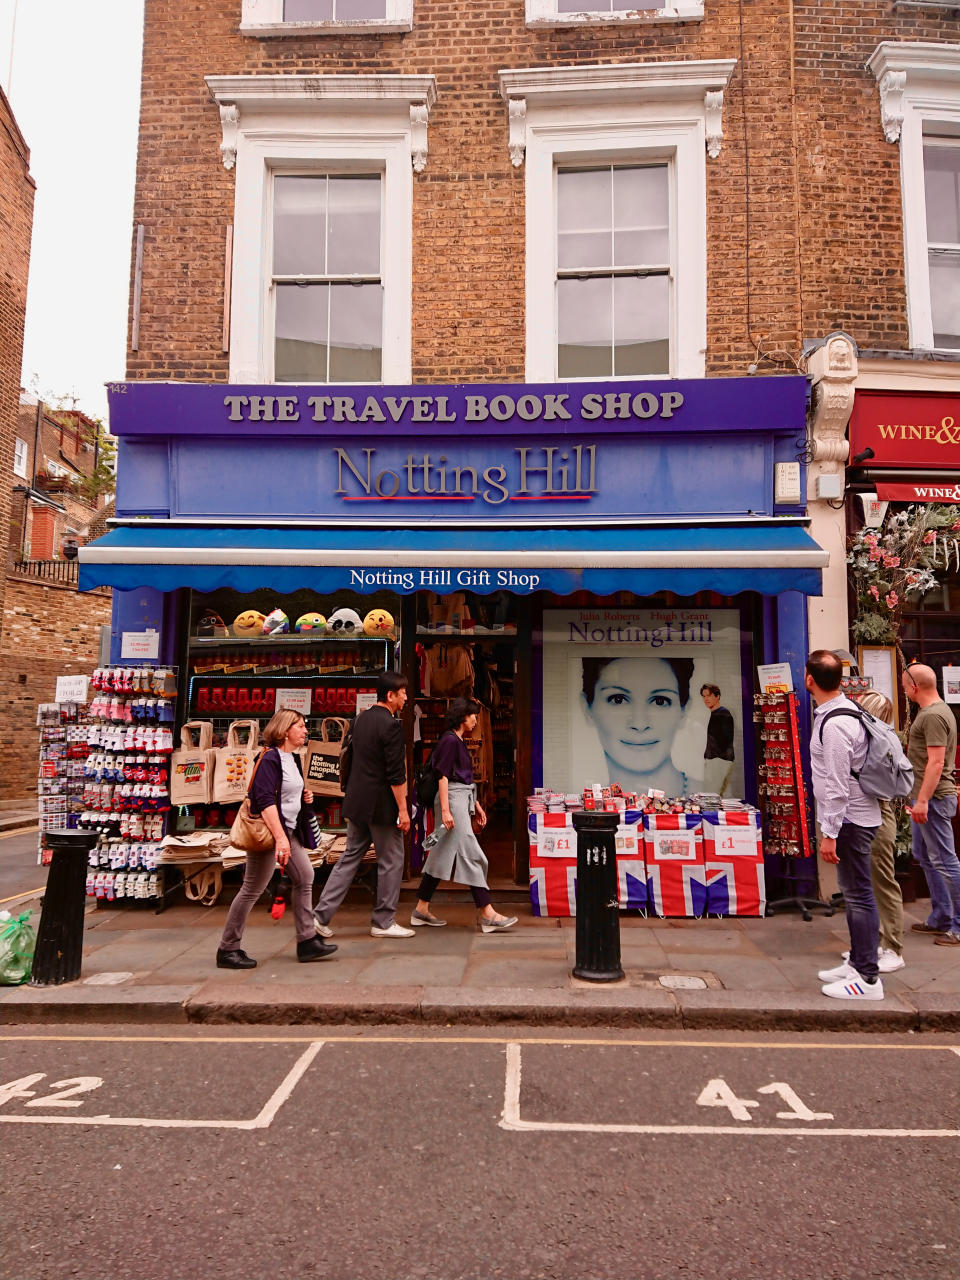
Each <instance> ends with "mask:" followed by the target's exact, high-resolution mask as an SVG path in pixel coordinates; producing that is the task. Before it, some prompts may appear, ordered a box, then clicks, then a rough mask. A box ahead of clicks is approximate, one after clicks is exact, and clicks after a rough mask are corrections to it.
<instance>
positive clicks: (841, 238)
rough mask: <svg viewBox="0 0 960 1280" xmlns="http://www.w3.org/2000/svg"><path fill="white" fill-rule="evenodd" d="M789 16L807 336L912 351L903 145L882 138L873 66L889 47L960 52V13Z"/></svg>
mask: <svg viewBox="0 0 960 1280" xmlns="http://www.w3.org/2000/svg"><path fill="white" fill-rule="evenodd" d="M794 8H795V13H796V25H797V34H796V68H797V70H796V77H797V100H798V107H799V143H800V147H799V155H800V169H799V176H800V188H801V193H802V203H801V209H802V219H801V226H802V241H803V318H804V332H805V334H806V335H807V336H811V335H813V336H816V335H823V334H826V333H829V332H830V331H831V330H833V329H845V330H846V331H847V332H848V333H849V334H850V335H851V337H853V338H854V339H855V340H856V342H857V344H858V345H859V346H860V347H879V348H890V349H905V348H907V347H908V346H909V338H908V331H907V313H906V283H905V279H904V265H903V213H902V206H901V192H900V148H899V146H898V145H897V144H895V143H890V142H887V141H886V140H885V139H884V136H883V129H882V128H881V124H880V96H879V93H878V90H877V83H876V80H875V79H874V76H873V73H872V72H871V71H869V70H868V69H867V66H866V63H867V59H868V58H869V57H870V55H871V54H872V53H873V51H874V49H875V48H876V47H877V45H878V44H879V43H880V42H881V41H884V40H911V41H916V40H924V41H934V42H944V43H953V44H956V43H957V41H960V21H958V17H957V14H958V10H957V9H954V10H936V9H902V8H899V7H898V6H896V5H895V4H894V3H893V0H855V2H854V0H843V2H842V3H841V0H817V2H816V3H812V2H809V3H808V2H806V0H803V2H797V3H795V6H794Z"/></svg>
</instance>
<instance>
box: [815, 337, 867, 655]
mask: <svg viewBox="0 0 960 1280" xmlns="http://www.w3.org/2000/svg"><path fill="white" fill-rule="evenodd" d="M807 366H808V371H809V373H810V376H811V378H812V380H813V409H812V414H811V419H810V450H811V455H812V461H811V463H810V466H809V467H808V469H807V499H808V504H807V512H808V514H809V516H810V529H809V532H810V536H811V537H812V538H813V539H814V541H816V542H817V543H819V545H820V546H821V547H823V548H824V550H825V551H827V552H828V553H829V556H830V561H829V563H828V564H827V566H826V567H825V568H824V570H823V592H822V594H821V595H819V596H810V598H809V604H808V620H809V633H810V648H811V649H846V648H847V646H848V645H849V643H850V638H849V626H850V624H849V617H848V608H847V530H846V516H845V509H844V502H843V492H844V483H845V477H846V462H847V455H848V453H849V444H848V443H847V438H846V432H847V424H848V423H849V421H850V414H851V413H852V412H853V402H854V387H855V384H856V380H857V348H856V344H855V343H854V341H853V339H852V338H850V337H848V336H847V334H845V333H832V334H831V335H830V336H829V337H828V338H827V339H826V341H825V342H824V343H823V345H822V346H821V347H818V348H817V350H816V351H814V352H813V353H812V354H811V355H810V358H809V360H808V362H807Z"/></svg>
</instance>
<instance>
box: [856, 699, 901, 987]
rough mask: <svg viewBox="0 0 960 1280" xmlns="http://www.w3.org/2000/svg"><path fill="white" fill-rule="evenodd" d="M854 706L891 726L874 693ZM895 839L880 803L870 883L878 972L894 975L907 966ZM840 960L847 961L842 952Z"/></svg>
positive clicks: (889, 807) (886, 707)
mask: <svg viewBox="0 0 960 1280" xmlns="http://www.w3.org/2000/svg"><path fill="white" fill-rule="evenodd" d="M857 702H858V703H859V705H860V706H861V707H863V709H864V711H867V712H869V713H870V715H872V716H873V717H874V719H876V720H881V721H882V722H883V723H884V724H893V704H892V703H891V701H890V699H889V698H886V697H884V695H883V694H882V693H879V692H877V690H876V689H870V690H868V691H867V692H866V693H863V694H861V695H860V697H859V698H858V699H857ZM896 837H897V814H896V810H895V808H894V805H893V801H892V800H881V801H880V826H879V827H878V828H877V834H876V835H875V836H874V839H873V844H872V845H871V846H870V879H871V881H872V883H873V896H874V898H875V899H876V903H877V912H878V914H879V916H880V945H879V949H878V951H877V968H878V969H879V970H880V972H881V973H893V972H894V971H895V970H897V969H902V968H903V967H904V966H905V965H906V963H907V962H906V961H905V960H904V958H903V895H902V894H901V892H900V885H899V884H898V883H897V877H896V876H895V875H894V872H893V860H894V846H895V843H896ZM843 958H844V959H845V960H846V959H848V958H849V952H846V951H845V952H844V954H843Z"/></svg>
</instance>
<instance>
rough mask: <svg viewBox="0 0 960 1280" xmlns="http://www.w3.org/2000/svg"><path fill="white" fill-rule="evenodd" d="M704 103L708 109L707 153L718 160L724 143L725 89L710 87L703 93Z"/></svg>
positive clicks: (706, 118) (705, 119)
mask: <svg viewBox="0 0 960 1280" xmlns="http://www.w3.org/2000/svg"><path fill="white" fill-rule="evenodd" d="M703 105H704V107H705V109H706V113H705V115H704V124H705V126H706V135H707V155H708V156H709V157H710V159H711V160H716V158H717V156H718V155H719V154H720V147H721V144H722V143H723V90H722V89H708V90H707V92H706V93H705V94H704V95H703Z"/></svg>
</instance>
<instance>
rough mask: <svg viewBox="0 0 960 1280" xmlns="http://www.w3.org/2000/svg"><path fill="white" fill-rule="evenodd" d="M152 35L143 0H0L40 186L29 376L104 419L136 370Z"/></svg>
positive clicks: (15, 90) (12, 78)
mask: <svg viewBox="0 0 960 1280" xmlns="http://www.w3.org/2000/svg"><path fill="white" fill-rule="evenodd" d="M142 30H143V0H0V84H2V85H3V88H4V91H5V92H6V94H7V97H8V98H9V99H10V104H11V106H12V107H13V112H14V115H15V116H16V119H17V124H18V125H19V126H20V132H21V133H22V134H23V136H24V138H25V140H26V143H27V146H28V147H29V148H30V172H31V174H32V175H33V178H34V181H35V182H36V184H37V192H36V201H35V205H34V222H33V244H32V248H31V253H30V283H29V290H28V294H27V323H26V333H25V336H24V352H23V374H22V383H23V386H24V387H25V388H26V390H28V391H30V392H31V393H33V394H34V395H39V396H40V397H41V398H43V399H44V400H48V401H52V402H60V401H61V400H62V399H63V398H64V397H66V401H65V402H66V404H67V405H72V404H73V402H74V400H75V402H76V407H77V408H78V409H80V410H82V411H83V412H84V413H87V414H89V415H90V416H91V417H95V418H96V417H102V418H104V420H106V415H107V397H106V391H105V388H104V383H105V382H108V381H111V382H112V381H117V380H120V379H122V378H123V376H124V373H125V361H126V326H127V304H128V295H129V279H130V256H131V249H130V246H131V243H132V235H133V229H132V228H133V186H134V176H135V166H136V154H137V125H138V119H139V104H140V57H141V44H142ZM11 44H12V51H13V57H12V74H11Z"/></svg>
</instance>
